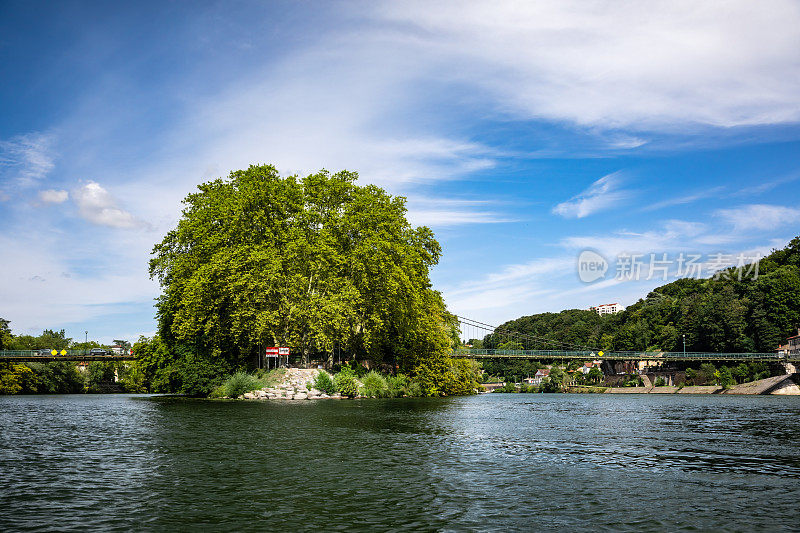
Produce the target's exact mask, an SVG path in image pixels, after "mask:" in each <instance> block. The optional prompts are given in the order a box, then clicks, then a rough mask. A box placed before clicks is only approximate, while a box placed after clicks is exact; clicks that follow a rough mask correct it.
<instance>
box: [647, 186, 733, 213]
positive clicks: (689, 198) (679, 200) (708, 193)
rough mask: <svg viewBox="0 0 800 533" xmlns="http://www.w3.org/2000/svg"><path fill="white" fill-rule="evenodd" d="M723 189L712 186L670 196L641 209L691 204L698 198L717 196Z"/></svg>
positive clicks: (653, 209)
mask: <svg viewBox="0 0 800 533" xmlns="http://www.w3.org/2000/svg"><path fill="white" fill-rule="evenodd" d="M724 190H725V187H712V188H710V189H706V190H704V191H701V192H696V193H693V194H687V195H685V196H678V197H676V198H670V199H668V200H662V201H660V202H656V203H654V204H650V205H648V206H646V207H644V208H642V211H655V210H657V209H663V208H665V207H672V206H675V205H685V204H691V203H693V202H697V201H698V200H705V199H706V198H714V197H718V196H719V195H720V193H721V192H722V191H724Z"/></svg>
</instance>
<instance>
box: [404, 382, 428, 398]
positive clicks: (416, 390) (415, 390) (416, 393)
mask: <svg viewBox="0 0 800 533" xmlns="http://www.w3.org/2000/svg"><path fill="white" fill-rule="evenodd" d="M405 393H406V396H409V397H411V398H421V397H422V396H425V391H424V390H423V388H422V385H421V384H420V382H419V381H417V380H412V381H409V382H408V385H406V387H405Z"/></svg>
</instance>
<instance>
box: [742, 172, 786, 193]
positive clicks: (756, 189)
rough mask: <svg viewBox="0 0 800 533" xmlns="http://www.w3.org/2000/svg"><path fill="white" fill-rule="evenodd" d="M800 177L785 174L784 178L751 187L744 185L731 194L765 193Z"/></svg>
mask: <svg viewBox="0 0 800 533" xmlns="http://www.w3.org/2000/svg"><path fill="white" fill-rule="evenodd" d="M798 179H800V175H791V176H784V177H782V178H778V179H774V180H770V181H765V182H763V183H759V184H758V185H752V186H750V187H742V188H741V189H739V190H738V191H736V192H734V193H732V194H731V196H753V195H757V194H763V193H765V192H767V191H771V190H772V189H774V188H775V187H778V186H779V185H784V184H786V183H791V182H793V181H797V180H798Z"/></svg>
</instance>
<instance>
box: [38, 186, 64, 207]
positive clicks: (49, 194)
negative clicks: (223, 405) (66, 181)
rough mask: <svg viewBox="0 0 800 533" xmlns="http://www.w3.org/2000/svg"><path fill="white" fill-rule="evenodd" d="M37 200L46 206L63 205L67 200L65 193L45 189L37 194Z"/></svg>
mask: <svg viewBox="0 0 800 533" xmlns="http://www.w3.org/2000/svg"><path fill="white" fill-rule="evenodd" d="M39 199H40V200H41V201H43V202H44V203H46V204H63V203H64V202H66V201H67V200H68V199H69V193H68V192H67V191H62V190H56V189H47V190H46V191H40V192H39Z"/></svg>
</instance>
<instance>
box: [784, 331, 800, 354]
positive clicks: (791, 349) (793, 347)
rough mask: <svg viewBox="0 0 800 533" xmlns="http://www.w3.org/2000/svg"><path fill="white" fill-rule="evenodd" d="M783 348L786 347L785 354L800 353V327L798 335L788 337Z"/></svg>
mask: <svg viewBox="0 0 800 533" xmlns="http://www.w3.org/2000/svg"><path fill="white" fill-rule="evenodd" d="M782 348H785V349H786V352H785V355H800V328H797V335H793V336H791V337H789V338H788V339H786V344H785V345H784V346H782Z"/></svg>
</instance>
